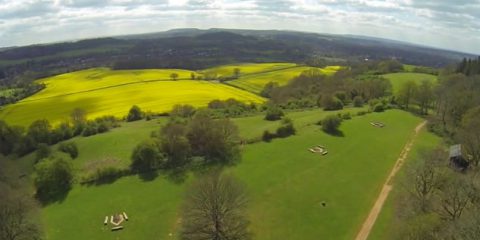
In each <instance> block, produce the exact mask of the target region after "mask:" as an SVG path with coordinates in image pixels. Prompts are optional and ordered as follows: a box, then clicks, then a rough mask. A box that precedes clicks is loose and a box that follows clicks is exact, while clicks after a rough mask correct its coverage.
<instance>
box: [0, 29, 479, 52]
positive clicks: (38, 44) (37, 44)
mask: <svg viewBox="0 0 480 240" xmlns="http://www.w3.org/2000/svg"><path fill="white" fill-rule="evenodd" d="M189 29H190V30H200V31H209V30H224V31H229V30H245V31H283V32H298V33H311V34H319V35H333V36H350V37H363V38H371V39H378V40H384V41H393V42H398V43H403V44H408V45H414V46H418V47H424V48H431V49H438V50H444V51H452V52H456V53H463V54H469V55H479V56H480V52H479V53H474V52H466V51H461V50H458V49H449V48H443V47H436V46H431V45H425V44H422V43H416V42H408V41H403V40H398V39H391V38H384V37H378V36H369V35H359V34H351V33H327V32H313V31H301V30H293V29H249V28H219V27H211V28H195V27H181V28H171V29H167V30H158V31H155V30H154V31H149V32H139V33H125V34H114V35H98V36H92V37H86V38H77V39H65V40H58V41H50V42H39V43H31V44H24V45H10V46H2V45H0V49H9V48H20V47H29V46H41V45H53V44H60V43H71V42H78V41H84V40H91V39H102V38H120V37H128V36H135V35H150V34H156V33H166V32H169V31H174V30H189ZM0 44H1V43H0Z"/></svg>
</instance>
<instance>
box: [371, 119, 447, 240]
mask: <svg viewBox="0 0 480 240" xmlns="http://www.w3.org/2000/svg"><path fill="white" fill-rule="evenodd" d="M441 144H442V139H441V138H440V137H438V136H437V135H434V134H433V133H431V132H428V130H427V129H426V128H424V129H423V130H422V131H421V132H420V134H419V135H418V137H417V139H416V141H415V144H414V145H413V148H412V150H411V151H410V154H409V156H408V158H407V161H406V162H407V164H408V163H411V162H414V161H418V157H419V153H420V152H421V151H425V150H428V149H434V148H436V147H438V146H441ZM403 169H405V168H403ZM404 175H405V171H400V173H399V174H398V175H397V177H396V178H395V180H394V181H395V182H394V191H393V192H392V193H391V194H390V196H389V197H388V199H387V201H386V202H385V205H384V206H383V209H382V212H381V213H380V215H379V216H378V219H377V221H376V223H375V225H374V226H373V229H372V232H371V233H370V236H369V238H368V239H369V240H384V239H393V238H394V235H393V234H395V231H394V229H395V203H394V198H395V195H396V194H397V192H398V191H399V188H401V187H402V186H401V184H400V182H399V181H401V179H402V178H403V177H405V176H404Z"/></svg>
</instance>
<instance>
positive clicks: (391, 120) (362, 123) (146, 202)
mask: <svg viewBox="0 0 480 240" xmlns="http://www.w3.org/2000/svg"><path fill="white" fill-rule="evenodd" d="M326 114H329V113H325V112H323V111H320V110H314V111H306V112H295V113H289V117H291V118H292V119H293V120H294V122H295V123H296V125H297V128H298V134H297V135H296V136H293V137H290V138H286V139H280V140H274V141H273V142H271V143H263V142H261V143H256V144H251V145H246V146H245V147H244V148H243V161H242V162H241V163H240V164H238V165H237V166H234V167H230V168H229V169H228V172H231V173H232V174H234V175H235V176H237V177H238V178H240V179H241V180H242V181H243V182H245V184H246V186H247V190H248V192H249V195H250V197H251V201H250V205H249V212H248V216H249V218H250V221H251V227H252V230H253V232H254V235H255V239H302V240H303V239H319V238H321V239H340V240H341V239H352V238H353V237H354V235H355V234H356V231H357V230H358V229H359V228H360V224H361V222H362V221H363V220H364V218H365V215H366V214H367V213H368V211H369V208H370V207H371V205H372V204H373V201H374V199H375V198H376V196H377V194H378V192H379V191H380V188H381V185H382V184H383V181H384V180H385V178H386V176H387V175H388V172H389V170H390V169H391V167H392V166H393V164H394V162H395V160H396V158H397V157H398V155H399V154H400V151H401V149H402V147H403V145H404V144H405V142H406V141H407V139H408V138H409V137H410V135H411V134H412V133H413V129H414V127H415V126H416V125H417V124H418V123H420V122H421V121H422V119H420V118H417V117H415V116H413V115H411V114H409V113H406V112H402V111H398V110H390V111H387V112H385V113H373V114H368V115H365V116H359V117H354V118H353V119H352V120H348V121H346V122H344V123H343V125H342V127H341V131H342V132H343V134H344V136H343V137H335V136H330V135H327V134H325V133H323V132H322V131H321V130H320V128H319V126H317V125H315V122H317V121H318V120H320V119H322V118H323V117H324V116H325V115H326ZM234 121H235V122H236V123H237V124H238V125H239V129H240V131H241V135H242V136H244V137H251V136H256V135H257V134H258V135H260V134H261V132H262V131H263V128H267V129H270V128H272V126H273V125H272V122H268V121H264V120H262V119H261V117H260V116H258V117H250V118H239V119H235V120H234ZM371 121H381V122H384V123H385V124H386V127H385V128H381V129H379V128H374V127H372V126H371V125H370V124H369V122H371ZM135 124H138V125H135ZM273 124H278V122H277V123H273ZM127 125H128V126H127ZM159 125H160V124H158V123H156V122H154V121H150V122H144V121H141V122H137V123H128V124H126V125H125V126H123V127H122V128H123V129H122V128H119V129H116V130H113V131H112V132H111V133H107V134H103V136H102V135H98V136H93V137H89V138H76V139H74V141H77V143H78V144H79V148H80V158H79V159H77V160H78V161H79V162H82V161H86V159H89V158H91V157H90V156H89V155H88V154H93V155H92V156H97V155H98V156H103V157H110V156H114V154H117V153H116V151H117V150H118V149H120V148H122V149H123V148H125V149H126V148H129V146H132V145H134V143H133V142H136V141H138V140H140V139H141V138H148V136H149V132H150V131H151V130H152V129H153V130H154V129H157V128H158V127H159ZM259 126H263V127H259ZM135 130H137V131H135ZM257 131H258V133H257V134H255V133H256V132H257ZM109 135H111V136H109ZM100 138H104V139H100ZM127 138H132V139H135V141H131V142H130V140H129V139H127ZM94 139H96V140H95V141H94ZM113 139H115V140H117V139H118V141H117V142H116V143H115V142H114V144H111V141H112V140H113ZM82 141H85V142H83V143H82ZM90 141H91V142H90ZM87 142H90V143H87ZM102 143H103V144H102ZM318 144H322V145H325V146H326V147H327V149H328V151H329V154H328V155H326V156H320V155H318V154H312V153H310V152H309V151H308V150H307V149H308V148H309V147H312V146H314V145H318ZM107 145H114V146H117V147H114V146H111V147H109V146H107ZM90 151H92V152H93V153H90ZM95 151H96V152H95ZM85 152H89V153H88V154H87V155H85V154H86V153H85ZM101 152H103V153H101ZM82 154H83V155H82ZM127 155H129V154H128V151H127V150H125V152H124V153H122V152H120V153H118V155H117V156H116V157H118V158H121V157H122V156H127ZM77 160H73V161H77ZM125 163H126V162H125ZM75 164H77V163H75ZM191 179H192V176H190V177H189V178H188V179H187V180H186V182H185V183H176V182H172V181H170V180H168V178H166V177H164V176H163V175H161V176H160V177H158V178H156V179H155V180H153V181H143V180H141V179H140V178H139V177H137V176H131V177H124V178H121V179H120V180H118V181H116V182H114V183H112V184H109V185H100V186H90V187H87V186H79V185H76V186H74V188H73V189H72V191H71V192H70V193H69V195H68V196H67V198H66V199H64V200H63V201H62V202H59V203H54V204H51V205H48V206H47V207H45V208H43V210H42V217H43V222H44V224H45V226H46V229H47V230H46V237H47V239H52V240H56V239H177V231H178V227H179V222H180V219H179V215H178V210H179V207H180V206H181V202H182V199H183V195H184V189H185V186H186V185H188V183H189V182H190V180H191ZM321 201H325V202H326V203H327V206H326V207H322V206H321V204H320V202H321ZM118 211H126V212H127V213H128V214H129V217H130V221H129V222H128V223H126V224H125V229H124V230H123V231H120V232H115V233H112V232H110V231H109V229H107V228H105V227H103V218H104V216H105V215H108V214H112V213H115V212H118ZM69 219H71V224H66V223H67V222H68V221H69ZM170 233H171V234H172V236H171V237H170V236H169V235H170Z"/></svg>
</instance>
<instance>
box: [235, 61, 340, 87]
mask: <svg viewBox="0 0 480 240" xmlns="http://www.w3.org/2000/svg"><path fill="white" fill-rule="evenodd" d="M310 69H318V70H319V71H321V72H322V73H325V74H326V75H330V74H333V73H335V72H336V71H338V69H340V67H339V66H329V67H325V68H313V67H302V66H298V67H292V68H287V69H282V70H278V71H270V72H264V73H258V74H249V75H245V76H241V77H240V78H238V79H236V80H233V81H230V82H228V83H229V84H231V85H233V86H237V87H239V88H242V89H245V90H247V91H250V92H254V93H257V94H258V93H260V92H261V91H262V90H263V87H264V86H265V85H266V84H267V83H269V82H275V83H278V85H280V86H283V85H286V84H287V83H288V82H290V80H292V79H293V78H295V77H297V76H299V75H300V74H301V73H302V72H304V71H307V70H310Z"/></svg>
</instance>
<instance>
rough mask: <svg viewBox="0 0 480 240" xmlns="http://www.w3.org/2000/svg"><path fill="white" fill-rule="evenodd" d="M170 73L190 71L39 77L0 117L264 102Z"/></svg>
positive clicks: (54, 119)
mask: <svg viewBox="0 0 480 240" xmlns="http://www.w3.org/2000/svg"><path fill="white" fill-rule="evenodd" d="M172 72H176V73H178V74H179V77H180V78H182V77H185V76H188V77H189V76H190V71H183V72H182V70H139V71H111V70H108V69H91V70H86V71H80V72H74V73H69V74H64V75H59V76H56V77H53V78H49V79H45V80H40V81H41V82H44V83H45V84H47V88H46V89H44V90H42V91H40V92H39V93H37V94H35V95H33V96H30V97H28V98H26V99H23V100H22V101H20V102H18V103H15V104H12V105H8V106H6V107H4V108H3V109H2V110H1V112H0V118H1V119H4V120H6V121H7V122H8V123H11V124H17V125H28V124H29V123H31V122H32V121H34V120H37V119H42V118H46V119H48V120H49V121H50V122H51V123H53V124H56V123H59V122H60V121H64V120H67V119H68V118H69V115H70V113H71V112H72V110H73V109H75V108H82V109H85V110H86V111H87V114H88V117H89V118H95V117H100V116H104V115H114V116H117V117H123V116H125V115H126V114H127V112H128V110H129V109H130V107H131V106H132V105H134V104H136V105H138V106H140V107H141V108H142V109H143V110H147V111H154V112H168V111H169V110H170V109H171V108H172V106H173V105H175V104H191V105H193V106H196V107H199V106H205V105H206V104H208V103H209V102H210V101H212V100H214V99H222V100H224V99H228V98H235V99H238V100H240V101H244V102H247V103H250V102H254V103H261V102H263V101H264V99H263V98H261V97H259V96H257V95H255V94H252V93H250V92H247V91H243V90H240V89H238V88H234V87H231V86H227V85H225V84H220V83H215V82H208V81H193V80H178V81H171V80H168V79H167V78H168V76H169V75H170V73H172ZM162 79H164V80H162ZM150 80H154V81H150ZM156 80H159V81H156Z"/></svg>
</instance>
